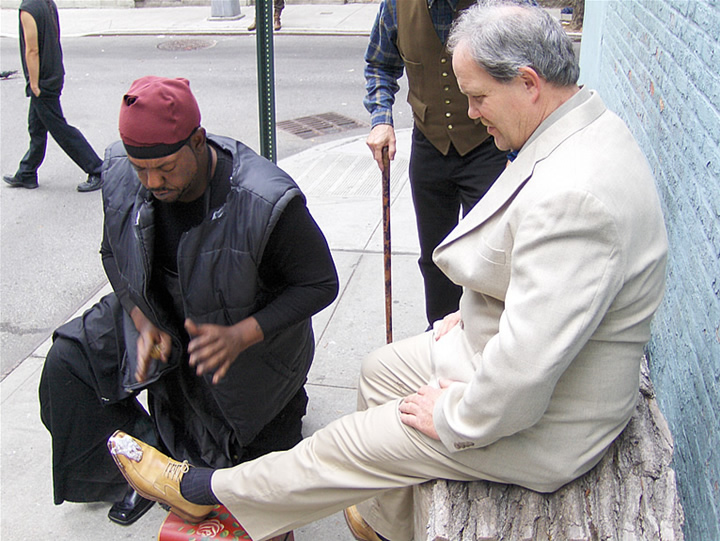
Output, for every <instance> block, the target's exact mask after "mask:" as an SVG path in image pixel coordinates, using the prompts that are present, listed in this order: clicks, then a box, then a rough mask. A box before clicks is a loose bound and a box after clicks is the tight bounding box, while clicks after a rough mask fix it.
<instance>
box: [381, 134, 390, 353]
mask: <svg viewBox="0 0 720 541" xmlns="http://www.w3.org/2000/svg"><path fill="white" fill-rule="evenodd" d="M382 163H383V171H382V200H383V263H384V267H385V340H386V341H387V343H388V344H389V343H390V342H392V273H391V265H390V158H389V156H388V147H384V148H383V149H382Z"/></svg>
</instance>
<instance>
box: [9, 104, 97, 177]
mask: <svg viewBox="0 0 720 541" xmlns="http://www.w3.org/2000/svg"><path fill="white" fill-rule="evenodd" d="M48 132H50V135H52V137H53V139H55V141H56V142H57V144H58V145H59V146H60V148H62V149H63V150H64V151H65V153H66V154H67V155H68V156H70V158H71V159H72V161H74V162H75V163H76V164H77V165H78V167H80V169H82V170H83V171H85V172H86V173H87V174H89V175H90V174H95V175H99V174H100V170H101V166H102V160H101V159H100V157H99V156H98V155H97V154H96V153H95V151H94V150H93V148H92V147H91V146H90V143H88V142H87V140H86V139H85V137H84V136H83V134H82V133H80V130H78V129H77V128H75V127H73V126H70V125H69V124H68V123H67V120H65V117H64V116H63V112H62V108H61V107H60V97H59V96H47V97H44V96H42V95H41V97H39V98H38V97H35V96H31V97H30V105H29V107H28V133H29V134H30V148H28V151H27V152H26V153H25V156H23V159H22V160H20V165H19V167H18V170H17V173H16V176H17V177H18V178H21V179H23V180H37V170H38V167H40V164H41V163H42V162H43V159H45V149H46V148H47V134H48Z"/></svg>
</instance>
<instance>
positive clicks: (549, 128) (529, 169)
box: [440, 89, 606, 246]
mask: <svg viewBox="0 0 720 541" xmlns="http://www.w3.org/2000/svg"><path fill="white" fill-rule="evenodd" d="M605 110H606V109H605V104H604V103H603V102H602V100H601V99H600V97H599V96H598V95H597V94H596V93H595V92H594V91H590V90H586V89H583V90H580V92H578V93H577V94H576V95H575V96H573V97H572V98H571V99H570V100H568V101H567V102H566V103H564V104H563V105H562V106H561V107H559V108H558V109H557V110H556V111H555V112H554V113H553V114H552V115H550V116H549V117H548V118H546V119H545V120H544V121H543V123H542V124H541V125H540V126H538V128H537V129H536V130H535V132H534V133H533V134H532V136H531V137H530V139H528V141H527V143H525V145H524V146H523V148H522V149H521V151H520V153H519V154H518V156H517V158H515V161H514V162H512V163H511V164H510V165H509V166H508V167H507V169H505V171H503V173H502V174H501V175H500V177H499V178H498V179H497V180H496V181H495V183H494V184H493V185H492V187H491V188H490V190H488V192H487V193H486V194H485V196H484V197H483V198H482V199H480V201H478V202H477V204H476V205H475V207H473V209H472V210H471V211H470V212H469V213H468V214H467V215H466V216H465V217H464V218H463V219H462V220H461V221H460V223H459V224H458V225H457V227H455V229H453V230H452V231H451V232H450V234H449V235H448V236H447V237H446V238H445V240H443V241H442V242H441V243H440V246H446V245H448V244H450V243H451V242H453V241H455V240H457V239H458V238H460V237H462V236H463V235H466V234H467V233H469V232H471V231H473V230H474V229H475V228H477V227H478V226H480V225H482V224H483V223H484V222H485V221H486V220H487V219H488V218H490V217H491V216H492V215H493V214H495V213H496V212H497V211H498V210H500V209H501V208H502V207H503V205H505V203H507V202H508V201H509V200H510V199H511V198H513V197H514V196H515V194H516V193H517V192H518V191H519V190H520V189H521V188H522V187H523V185H524V184H525V183H526V182H527V181H528V180H529V179H530V177H531V176H532V174H533V170H534V169H535V165H536V164H537V163H539V162H541V161H542V160H544V159H545V158H546V157H547V156H549V155H550V154H551V153H552V152H553V151H554V150H555V148H557V146H558V145H560V144H561V143H562V142H563V141H565V140H566V139H567V138H568V137H570V136H572V135H573V134H574V133H576V132H578V131H579V130H581V129H583V128H585V127H586V126H587V125H588V124H590V123H591V122H593V121H594V120H595V119H596V118H597V117H599V116H600V115H601V114H602V113H603V112H605Z"/></svg>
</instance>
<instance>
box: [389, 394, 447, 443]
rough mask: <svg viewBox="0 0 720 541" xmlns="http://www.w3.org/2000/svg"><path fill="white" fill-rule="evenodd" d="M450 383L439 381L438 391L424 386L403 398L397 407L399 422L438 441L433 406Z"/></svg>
mask: <svg viewBox="0 0 720 541" xmlns="http://www.w3.org/2000/svg"><path fill="white" fill-rule="evenodd" d="M451 383H452V382H451V381H448V380H440V388H439V389H437V388H435V387H430V386H429V385H424V386H422V387H420V389H418V392H417V393H415V394H411V395H410V396H407V397H405V398H404V399H403V401H402V402H401V403H400V407H399V410H400V420H401V421H402V422H403V423H404V424H406V425H407V426H409V427H411V428H414V429H415V430H419V431H420V432H422V433H423V434H425V435H426V436H428V437H430V438H432V439H434V440H439V439H440V436H438V433H437V431H436V430H435V421H433V411H434V410H435V404H436V403H437V401H438V400H439V399H440V397H441V396H442V394H443V393H444V392H445V389H447V388H448V387H449V386H450V384H451Z"/></svg>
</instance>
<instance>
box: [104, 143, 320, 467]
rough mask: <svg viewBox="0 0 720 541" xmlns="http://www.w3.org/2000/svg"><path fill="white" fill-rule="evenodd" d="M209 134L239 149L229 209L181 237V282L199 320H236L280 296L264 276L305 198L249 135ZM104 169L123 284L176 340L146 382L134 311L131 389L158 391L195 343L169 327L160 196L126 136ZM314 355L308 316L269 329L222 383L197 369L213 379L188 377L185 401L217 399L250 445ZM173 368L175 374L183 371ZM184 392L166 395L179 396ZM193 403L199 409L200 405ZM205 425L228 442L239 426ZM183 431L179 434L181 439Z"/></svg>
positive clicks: (111, 236) (127, 373)
mask: <svg viewBox="0 0 720 541" xmlns="http://www.w3.org/2000/svg"><path fill="white" fill-rule="evenodd" d="M208 138H209V140H210V141H212V142H213V143H215V144H216V145H218V146H219V147H220V148H222V149H224V150H226V151H228V152H230V153H231V154H232V156H233V173H232V177H231V179H230V183H231V190H230V193H229V195H228V197H227V199H226V201H225V204H224V205H223V206H222V207H220V208H219V209H217V210H216V211H215V212H213V213H211V214H210V215H208V216H206V217H205V219H204V220H203V222H202V223H201V224H200V225H199V226H197V227H195V228H193V229H191V230H190V231H188V232H186V233H185V234H184V235H183V237H182V239H181V240H180V244H179V247H178V274H179V282H180V289H181V292H182V298H183V305H184V309H185V317H188V318H190V319H192V320H193V321H194V322H195V323H198V324H203V323H214V324H219V325H233V324H235V323H237V322H239V321H241V320H242V319H244V318H246V317H248V316H250V315H252V314H253V313H255V312H257V311H258V310H259V309H260V308H261V307H263V306H264V305H266V304H267V303H268V302H270V301H271V300H272V298H273V297H272V295H273V294H272V293H271V292H270V291H268V290H266V289H264V288H263V286H262V284H261V283H260V280H259V277H258V266H259V264H260V261H261V259H262V256H263V251H264V249H265V246H266V245H267V242H268V239H269V237H270V235H271V233H272V231H273V229H274V227H275V225H276V224H277V222H278V219H279V218H280V216H281V214H282V212H283V210H284V209H285V208H286V206H287V204H288V203H289V202H290V201H291V200H292V199H293V198H295V197H304V196H303V195H302V193H301V191H300V189H299V188H298V186H297V185H296V184H295V183H294V181H293V180H292V179H291V178H290V177H289V176H288V175H287V174H286V173H284V172H283V171H282V170H281V169H279V168H278V167H277V166H276V165H274V164H273V163H271V162H269V161H267V160H265V159H264V158H261V157H260V156H258V155H257V154H256V153H255V152H253V151H252V150H251V149H249V148H248V147H246V146H245V145H243V144H242V143H240V142H237V141H235V140H232V139H229V138H225V137H217V136H208ZM103 167H104V172H103V178H104V186H103V206H104V211H105V235H106V241H107V242H108V243H109V245H110V248H111V250H112V253H113V256H114V258H115V262H116V264H117V267H118V270H119V273H120V276H121V278H122V280H123V282H124V284H123V285H125V286H126V287H127V291H128V294H129V296H130V299H131V300H132V301H133V302H134V303H135V304H136V305H137V306H138V307H139V308H140V309H141V310H142V311H143V312H144V313H145V314H146V315H147V316H148V317H149V318H150V319H151V321H152V322H153V323H154V324H155V325H157V326H158V327H159V328H161V329H163V330H164V331H166V332H168V333H169V334H170V335H171V336H172V339H173V348H172V355H171V358H170V360H169V362H168V363H167V364H163V363H156V366H155V367H154V369H153V371H152V372H151V373H149V375H148V379H147V381H146V382H144V383H143V384H139V383H137V382H136V381H135V378H134V372H135V365H136V351H135V349H136V348H135V342H136V340H137V333H136V331H135V328H134V325H133V324H132V322H131V320H130V319H129V316H127V317H126V324H125V325H124V328H125V333H126V339H125V342H126V346H127V353H126V355H125V361H124V366H123V373H124V386H125V387H126V389H127V390H138V389H140V388H143V387H149V389H150V391H151V392H152V391H153V390H155V389H157V388H158V383H162V381H163V380H165V379H168V378H166V374H167V373H168V372H171V371H176V370H177V369H178V368H180V371H181V372H183V371H186V370H185V365H186V364H187V354H186V350H185V347H186V344H184V342H183V339H182V337H181V336H180V335H179V334H178V331H177V329H176V328H173V327H174V326H169V325H168V323H167V322H168V321H171V318H170V315H169V314H168V313H166V312H165V311H164V310H163V308H162V306H161V304H160V302H159V301H158V299H157V297H156V296H155V295H154V293H153V291H152V290H151V289H150V287H149V284H150V277H151V273H152V269H151V265H152V261H153V253H152V250H153V240H154V239H153V234H154V217H153V213H154V209H153V205H152V195H151V194H150V193H149V192H148V191H147V190H146V189H145V188H143V187H142V185H141V184H140V182H139V181H138V180H137V176H136V174H135V172H134V170H133V169H132V166H131V165H130V163H129V161H128V160H127V157H126V155H125V150H124V148H123V145H122V143H120V142H117V143H115V144H113V145H111V146H110V147H109V148H108V149H107V151H106V153H105V162H104V165H103ZM313 354H314V339H313V333H312V326H311V322H310V320H309V319H308V320H306V321H303V322H301V323H299V324H296V325H293V326H292V327H290V328H287V329H284V330H282V331H280V332H278V333H276V334H275V335H272V336H267V337H265V340H264V341H263V342H261V343H259V344H256V345H255V346H252V347H251V348H249V349H247V350H246V351H244V352H243V353H241V354H240V355H239V356H238V358H237V359H236V361H235V362H234V363H233V365H232V366H231V368H230V370H229V371H228V373H227V375H226V376H225V378H223V379H222V380H221V382H220V383H219V384H217V385H212V384H211V383H210V379H211V377H212V376H211V375H207V376H204V377H203V378H197V377H196V376H193V377H194V378H195V379H197V380H204V383H203V381H192V377H188V376H182V377H183V378H184V379H183V383H182V384H183V385H188V386H189V387H190V388H189V389H186V392H185V395H184V396H185V399H186V400H187V399H188V397H189V399H190V400H191V401H193V398H192V397H193V396H195V397H196V398H197V400H198V401H200V402H204V404H203V405H202V406H200V408H201V409H203V411H204V409H206V408H207V407H210V408H213V405H216V406H215V408H216V409H217V414H218V415H221V416H222V417H223V418H224V420H225V421H226V422H223V423H219V424H220V425H229V426H228V427H226V428H230V429H231V430H232V432H234V434H235V437H236V439H237V441H238V442H239V443H240V445H245V444H247V443H248V442H249V441H251V440H252V439H253V438H254V437H255V435H256V434H257V433H258V432H259V430H260V429H261V428H262V427H263V426H264V425H265V424H267V422H269V421H270V420H271V419H272V418H274V417H275V415H277V413H279V411H280V410H281V409H282V407H283V406H284V405H285V404H286V403H287V402H288V400H289V399H290V398H291V397H292V396H293V395H294V394H295V393H296V392H297V391H298V390H299V389H300V387H301V386H302V385H303V384H304V382H305V379H306V375H307V372H308V370H309V368H310V363H311V362H312V357H313ZM168 375H169V374H168ZM172 376H173V377H170V378H169V380H177V379H178V377H179V376H177V374H173V375H172ZM185 380H188V381H185ZM156 382H157V383H156ZM160 387H161V386H160ZM158 390H160V391H161V390H162V389H158ZM174 392H175V391H174V390H172V392H167V393H163V392H161V393H160V395H161V396H166V397H171V396H172V394H173V393H174ZM208 395H211V397H210V396H208ZM177 406H178V407H182V406H181V405H179V404H178V405H177ZM185 406H186V407H188V408H194V407H198V406H199V404H187V405H185ZM163 407H164V408H166V407H169V406H168V404H165V405H164V406H163ZM184 422H187V419H185V420H184ZM160 428H161V431H162V427H160ZM196 428H197V429H199V430H201V431H202V430H204V431H207V430H208V429H209V430H210V432H212V433H214V434H211V436H212V439H218V438H219V439H220V440H225V442H226V443H225V445H227V438H229V437H230V434H215V432H218V431H219V432H226V428H223V427H222V426H219V427H216V428H209V427H204V428H202V429H201V427H196ZM190 432H195V431H194V430H190ZM177 437H179V436H178V435H177V434H175V435H174V437H173V438H171V439H174V438H177ZM163 439H164V440H165V437H163ZM201 439H203V438H201ZM166 443H168V442H167V441H166ZM170 445H172V444H170ZM221 446H223V445H221ZM205 461H206V462H208V463H213V464H215V465H216V467H218V466H217V464H218V461H217V457H214V459H213V458H211V457H205ZM221 462H222V461H221Z"/></svg>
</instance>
